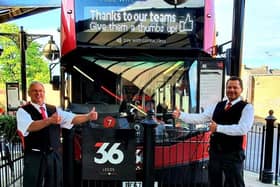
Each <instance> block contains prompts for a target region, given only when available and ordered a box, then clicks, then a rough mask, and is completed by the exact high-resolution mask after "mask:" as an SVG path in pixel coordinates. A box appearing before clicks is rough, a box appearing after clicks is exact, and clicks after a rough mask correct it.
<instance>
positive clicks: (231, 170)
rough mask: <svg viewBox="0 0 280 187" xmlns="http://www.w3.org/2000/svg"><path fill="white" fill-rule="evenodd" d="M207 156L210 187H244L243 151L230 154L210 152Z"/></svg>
mask: <svg viewBox="0 0 280 187" xmlns="http://www.w3.org/2000/svg"><path fill="white" fill-rule="evenodd" d="M209 156H210V160H209V168H208V172H209V173H208V176H209V184H210V185H209V186H210V187H245V184H244V178H243V164H244V160H245V153H244V151H237V152H231V153H216V152H214V151H210V155H209Z"/></svg>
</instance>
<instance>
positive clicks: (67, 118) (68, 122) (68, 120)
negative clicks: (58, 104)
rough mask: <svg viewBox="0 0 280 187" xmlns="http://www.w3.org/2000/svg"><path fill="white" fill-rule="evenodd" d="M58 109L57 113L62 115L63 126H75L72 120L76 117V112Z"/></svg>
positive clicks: (69, 127) (68, 127)
mask: <svg viewBox="0 0 280 187" xmlns="http://www.w3.org/2000/svg"><path fill="white" fill-rule="evenodd" d="M56 111H57V114H58V115H59V116H61V123H60V126H61V128H66V129H71V128H72V127H73V124H72V120H73V118H74V117H75V114H74V113H71V112H67V111H64V110H62V109H61V108H57V109H56Z"/></svg>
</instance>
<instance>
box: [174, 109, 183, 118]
mask: <svg viewBox="0 0 280 187" xmlns="http://www.w3.org/2000/svg"><path fill="white" fill-rule="evenodd" d="M180 114H181V111H180V110H179V109H178V108H177V107H176V109H175V110H174V111H173V113H172V116H173V118H175V119H177V118H179V117H180Z"/></svg>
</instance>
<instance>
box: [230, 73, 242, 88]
mask: <svg viewBox="0 0 280 187" xmlns="http://www.w3.org/2000/svg"><path fill="white" fill-rule="evenodd" d="M228 81H239V84H240V87H241V88H242V89H243V81H242V79H241V78H240V77H237V76H231V77H230V78H229V79H228V80H227V84H228Z"/></svg>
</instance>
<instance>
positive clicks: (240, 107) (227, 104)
mask: <svg viewBox="0 0 280 187" xmlns="http://www.w3.org/2000/svg"><path fill="white" fill-rule="evenodd" d="M242 91H243V83H242V80H241V79H240V78H239V77H235V76H233V77H230V78H229V79H228V80H227V83H226V96H227V100H224V101H220V102H218V103H217V104H215V105H213V106H209V107H207V108H206V109H205V110H204V112H203V113H200V114H188V113H185V112H181V111H180V110H175V111H174V112H173V117H174V118H179V119H181V120H183V121H184V122H186V123H192V124H199V123H200V124H201V123H206V122H209V121H210V125H209V129H210V131H211V132H212V134H211V139H210V150H209V167H208V176H209V184H210V187H227V186H231V187H244V186H245V184H244V178H243V162H244V159H245V153H244V149H245V147H246V140H245V139H246V134H247V132H248V131H249V130H250V129H251V127H252V125H253V122H254V109H253V106H252V104H249V103H247V102H245V101H242V98H241V96H240V95H241V93H242Z"/></svg>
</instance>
